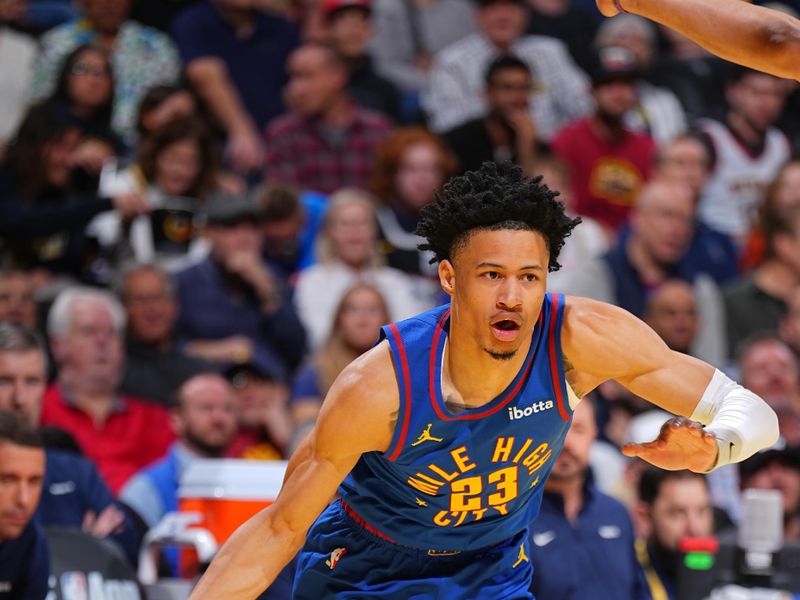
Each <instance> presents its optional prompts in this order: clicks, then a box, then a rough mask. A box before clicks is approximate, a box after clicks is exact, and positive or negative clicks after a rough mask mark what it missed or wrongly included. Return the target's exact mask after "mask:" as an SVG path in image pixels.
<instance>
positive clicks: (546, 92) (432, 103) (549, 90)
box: [422, 32, 592, 142]
mask: <svg viewBox="0 0 800 600" xmlns="http://www.w3.org/2000/svg"><path fill="white" fill-rule="evenodd" d="M510 53H511V54H512V55H514V56H516V57H517V58H519V59H520V60H522V61H523V62H525V64H527V65H528V67H529V68H530V70H531V74H532V75H533V79H534V81H535V82H536V90H535V91H534V93H533V94H532V95H531V102H530V110H531V117H532V118H533V121H534V123H536V128H537V130H538V133H539V138H540V139H541V140H542V141H545V142H547V141H549V140H550V138H551V137H553V135H554V134H555V132H556V131H558V130H559V129H560V128H561V127H562V126H563V125H565V124H567V123H569V122H570V121H573V120H575V119H577V118H578V117H582V116H584V115H586V114H588V113H589V112H590V111H591V109H592V100H591V97H590V95H589V82H588V79H587V78H586V75H585V74H584V73H583V72H582V71H581V70H580V69H579V68H578V67H577V66H576V65H575V63H574V62H573V61H572V58H571V57H570V55H569V52H568V51H567V47H566V46H565V45H564V44H563V42H561V41H559V40H556V39H554V38H548V37H543V36H537V35H530V36H525V37H521V38H519V39H518V40H517V41H516V42H514V44H512V46H511V51H510ZM498 56H500V50H499V49H498V48H497V47H495V46H494V45H492V43H491V42H490V41H489V40H488V39H487V38H486V36H485V35H484V34H482V33H480V32H478V33H473V34H470V35H468V36H467V37H465V38H463V39H462V40H459V41H458V42H455V43H454V44H451V45H450V46H448V47H446V48H445V49H444V50H442V51H441V52H439V53H438V54H437V55H436V56H435V57H434V63H433V68H432V69H431V74H430V80H429V82H428V89H427V90H426V91H425V92H424V93H423V96H422V102H423V106H424V108H425V109H426V111H427V112H428V115H429V117H430V123H429V124H430V127H431V129H433V130H434V131H436V132H442V131H446V130H449V129H452V128H454V127H456V126H457V125H460V124H461V123H464V122H466V121H468V120H470V119H473V118H476V117H480V116H482V115H484V114H485V113H486V110H487V106H486V99H485V98H484V89H485V76H486V70H487V69H488V67H489V64H490V63H491V62H492V61H493V60H494V59H495V58H497V57H498Z"/></svg>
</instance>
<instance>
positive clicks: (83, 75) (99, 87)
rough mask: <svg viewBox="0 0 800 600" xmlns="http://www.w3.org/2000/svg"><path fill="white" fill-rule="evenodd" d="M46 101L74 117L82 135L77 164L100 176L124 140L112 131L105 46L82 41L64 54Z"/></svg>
mask: <svg viewBox="0 0 800 600" xmlns="http://www.w3.org/2000/svg"><path fill="white" fill-rule="evenodd" d="M45 102H46V103H47V104H49V105H51V106H52V107H53V108H54V110H59V111H63V112H64V113H65V114H67V115H68V116H69V117H70V118H71V119H72V121H73V123H74V124H75V126H76V127H77V128H78V129H79V130H80V132H81V134H82V137H83V143H82V144H81V146H80V149H79V151H78V153H77V156H76V163H77V164H78V165H80V166H81V167H83V169H84V170H86V171H87V172H88V173H90V174H92V175H94V176H97V175H99V174H100V169H102V167H103V164H104V163H105V162H106V161H107V160H108V159H110V158H111V157H113V156H115V155H116V154H117V153H119V152H120V151H121V150H122V142H121V140H120V139H119V137H117V136H116V135H115V134H114V133H113V132H112V131H111V114H112V109H113V106H114V74H113V72H112V69H111V57H110V55H109V53H108V52H107V51H106V49H105V48H103V47H102V46H92V45H90V44H81V45H80V46H78V47H77V48H75V49H74V50H73V51H71V52H70V53H69V54H68V55H67V56H65V57H64V60H63V62H62V64H61V68H60V69H59V72H58V74H57V76H56V82H55V87H54V88H53V91H52V93H51V94H50V97H49V98H47V99H46V100H45Z"/></svg>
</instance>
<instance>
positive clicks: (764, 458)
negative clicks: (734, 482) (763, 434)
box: [739, 445, 800, 543]
mask: <svg viewBox="0 0 800 600" xmlns="http://www.w3.org/2000/svg"><path fill="white" fill-rule="evenodd" d="M739 478H740V480H741V485H742V490H751V489H756V490H777V491H779V492H780V493H781V496H782V497H783V540H784V542H786V543H791V542H798V541H800V446H795V447H794V448H791V447H788V446H786V445H782V446H780V447H777V448H770V449H768V450H762V451H761V452H758V453H756V454H755V455H754V456H751V457H750V458H748V459H747V460H746V461H744V462H742V463H739Z"/></svg>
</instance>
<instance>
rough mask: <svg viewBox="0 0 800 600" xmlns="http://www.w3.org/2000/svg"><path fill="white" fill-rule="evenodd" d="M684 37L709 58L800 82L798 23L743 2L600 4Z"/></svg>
mask: <svg viewBox="0 0 800 600" xmlns="http://www.w3.org/2000/svg"><path fill="white" fill-rule="evenodd" d="M597 6H598V8H599V9H600V12H601V13H602V14H604V15H605V16H607V17H610V16H614V15H616V14H618V13H619V12H620V11H619V8H622V9H623V10H625V11H626V12H631V13H634V14H637V15H641V16H643V17H647V18H648V19H652V20H653V21H656V22H657V23H661V24H662V25H666V26H667V27H669V28H671V29H674V30H675V31H678V32H679V33H682V34H684V35H685V36H687V37H689V38H691V39H692V40H694V41H695V42H697V43H698V44H700V45H701V46H703V47H704V48H706V49H707V50H709V51H710V52H713V53H714V54H716V55H717V56H720V57H722V58H724V59H726V60H729V61H732V62H735V63H739V64H741V65H744V66H746V67H750V68H752V69H756V70H758V71H764V72H766V73H771V74H772V75H776V76H777V77H786V78H788V79H800V21H798V20H797V19H795V18H793V17H791V16H789V15H786V14H784V13H782V12H779V11H776V10H772V9H769V8H764V7H761V6H756V5H754V4H749V3H747V2H744V1H743V0H597Z"/></svg>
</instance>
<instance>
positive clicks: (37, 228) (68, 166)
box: [0, 105, 147, 281]
mask: <svg viewBox="0 0 800 600" xmlns="http://www.w3.org/2000/svg"><path fill="white" fill-rule="evenodd" d="M82 142H83V135H82V134H81V131H80V129H79V128H78V127H77V126H76V125H75V124H74V121H73V120H72V119H71V118H69V117H68V116H67V115H65V114H63V113H62V112H60V111H57V110H54V109H53V108H52V107H50V106H47V105H39V106H35V107H33V108H32V109H31V110H30V111H29V112H28V114H27V115H26V117H25V119H24V121H23V123H22V125H21V126H20V129H19V131H18V133H17V136H16V139H15V140H14V142H12V144H10V146H9V147H8V150H7V152H6V155H5V159H4V160H3V162H2V164H0V236H2V238H3V241H4V243H3V246H4V248H3V254H5V259H6V261H7V262H10V263H12V264H15V265H16V266H19V267H21V268H28V269H31V268H43V269H45V270H47V271H49V272H51V273H57V274H65V275H71V276H73V277H76V278H79V279H83V280H88V281H98V280H100V281H102V278H103V274H102V273H101V272H100V271H99V270H98V269H101V265H100V263H99V262H98V260H97V259H98V247H97V245H96V244H95V243H94V242H93V241H92V240H91V238H90V237H89V236H87V234H86V232H85V228H86V225H87V224H88V223H89V221H90V220H91V219H92V218H94V217H95V216H96V215H98V214H99V213H102V212H105V211H111V210H113V211H115V212H116V213H117V214H118V215H119V217H120V218H121V219H123V220H124V219H130V218H132V217H134V216H136V215H140V214H143V213H144V212H146V211H147V206H146V204H145V202H144V200H143V199H142V197H141V196H139V195H137V194H120V195H114V197H101V196H100V195H98V194H97V193H96V192H88V193H77V192H76V191H75V189H74V186H73V180H72V177H73V172H74V169H75V166H76V164H77V155H78V149H79V148H80V145H81V143H82Z"/></svg>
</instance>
